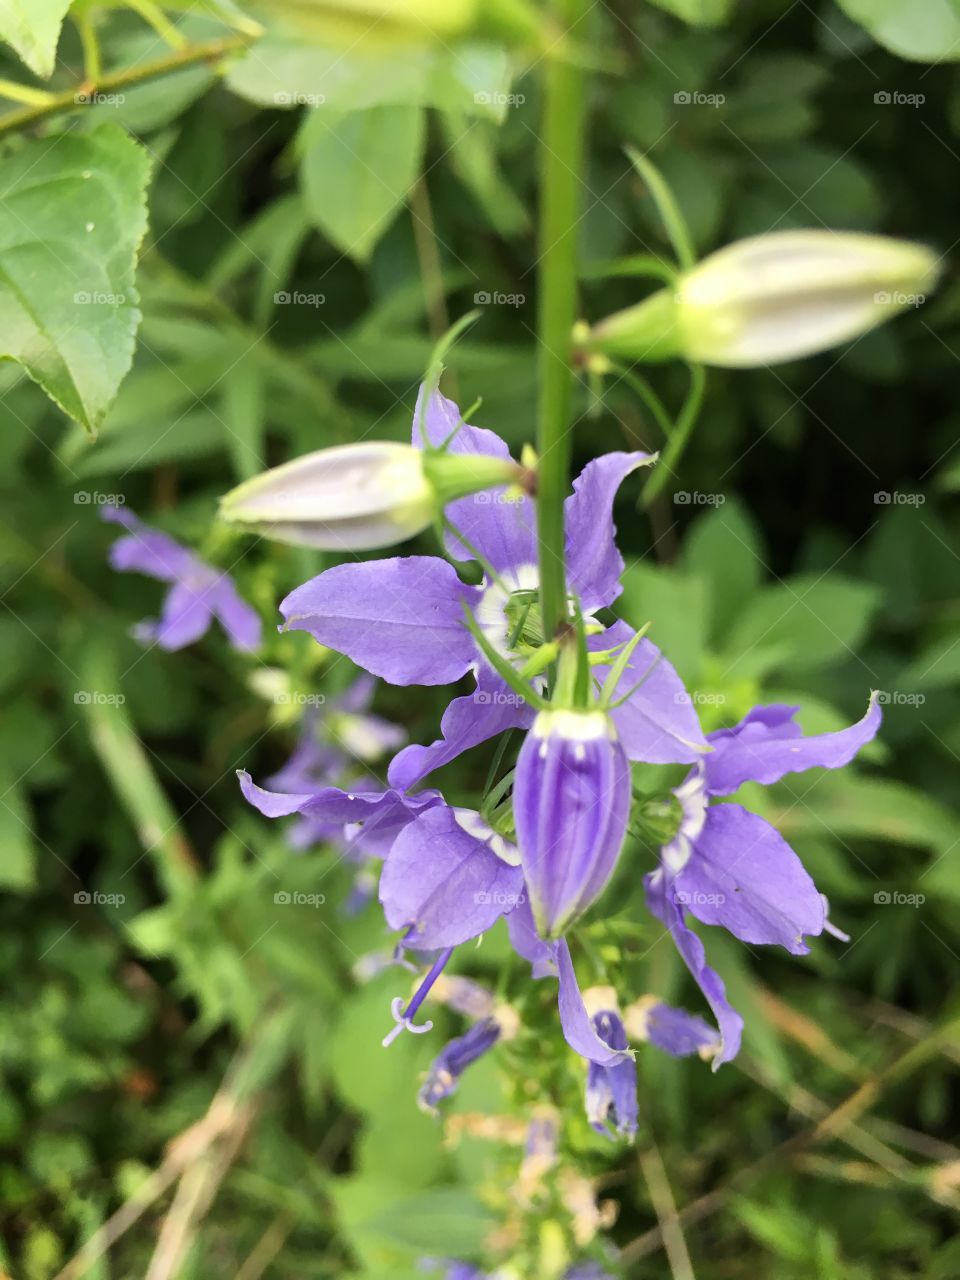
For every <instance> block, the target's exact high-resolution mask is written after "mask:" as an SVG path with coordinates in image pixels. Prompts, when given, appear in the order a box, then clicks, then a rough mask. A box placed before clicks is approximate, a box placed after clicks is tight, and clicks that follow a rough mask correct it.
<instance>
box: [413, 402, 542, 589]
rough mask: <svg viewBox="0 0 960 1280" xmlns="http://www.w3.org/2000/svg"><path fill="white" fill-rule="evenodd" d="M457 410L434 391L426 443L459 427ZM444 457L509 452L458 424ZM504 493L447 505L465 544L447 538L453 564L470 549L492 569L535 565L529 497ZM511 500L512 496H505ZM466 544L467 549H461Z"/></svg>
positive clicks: (491, 436) (417, 439)
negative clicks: (456, 454) (455, 559)
mask: <svg viewBox="0 0 960 1280" xmlns="http://www.w3.org/2000/svg"><path fill="white" fill-rule="evenodd" d="M422 399H423V387H421V388H420V396H419V397H418V399H417V409H416V412H415V414H414V420H413V443H414V444H415V445H419V446H422V439H421V435H420V408H421V404H422ZM460 421H461V419H460V410H459V409H458V408H457V406H456V405H455V404H454V403H453V401H452V400H448V399H447V398H446V397H445V396H442V395H441V394H440V393H439V392H438V391H437V392H434V394H433V395H432V396H431V397H430V400H429V402H428V405H427V409H426V413H425V427H426V432H427V437H428V439H429V441H430V443H431V444H432V445H439V444H442V443H443V441H444V440H446V439H447V438H448V437H449V436H450V434H451V432H453V431H455V430H456V428H457V425H458V424H459V423H460ZM449 451H450V453H467V454H469V453H478V454H484V455H486V456H489V457H494V458H509V457H510V450H509V448H508V447H507V445H506V444H505V443H504V441H503V440H501V439H500V437H499V436H498V435H496V434H495V433H494V432H493V431H486V430H484V429H483V428H482V427H471V426H467V425H463V426H461V427H460V429H459V431H457V434H456V435H455V436H454V438H453V440H452V441H451V443H450V445H449ZM506 496H507V495H506V490H504V489H502V488H501V489H494V490H490V489H487V490H484V491H483V492H482V493H476V494H471V495H470V496H469V497H466V498H460V499H459V500H458V501H457V502H451V503H450V504H449V505H448V506H447V509H446V511H447V517H448V518H449V519H450V520H451V521H452V523H453V524H455V525H456V527H457V529H459V531H460V532H461V533H462V534H463V536H464V539H465V540H466V541H465V542H461V541H460V540H459V539H458V538H457V537H456V536H454V535H452V534H448V535H447V537H446V539H445V541H446V547H447V551H448V552H449V553H450V555H452V556H455V557H456V558H457V559H458V560H472V559H473V552H472V551H471V549H470V547H471V546H472V547H476V548H477V549H478V550H479V551H480V552H481V554H482V555H483V556H484V557H485V559H486V560H487V561H488V562H489V563H490V564H492V565H493V567H494V568H495V569H498V570H500V571H501V572H503V571H509V570H511V569H515V568H517V567H518V566H519V565H523V564H536V562H537V517H536V509H535V507H534V504H533V502H531V500H530V499H529V498H521V499H519V500H518V501H512V500H511V501H507V500H506ZM511 499H512V495H511ZM467 544H469V545H467Z"/></svg>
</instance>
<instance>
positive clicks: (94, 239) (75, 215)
mask: <svg viewBox="0 0 960 1280" xmlns="http://www.w3.org/2000/svg"><path fill="white" fill-rule="evenodd" d="M148 176H149V159H148V157H147V155H146V153H145V152H144V151H142V150H141V149H140V147H138V146H137V145H136V143H134V142H132V141H131V140H130V139H129V138H128V137H127V136H126V134H125V133H124V132H123V130H122V129H120V128H119V127H117V126H107V127H104V128H102V129H98V130H96V131H95V132H94V133H90V134H87V135H82V134H78V133H73V134H69V135H61V136H60V137H58V138H57V139H56V141H55V142H54V143H53V144H51V143H50V142H49V141H42V142H30V143H27V144H26V145H25V146H24V147H23V148H22V149H21V150H20V151H18V152H17V153H16V154H15V155H13V156H11V157H10V158H9V159H7V160H6V161H5V163H4V165H3V169H2V174H0V313H2V315H3V321H2V331H0V356H2V357H3V358H6V359H10V360H16V361H17V362H18V363H20V364H22V365H23V367H24V368H25V369H26V370H27V372H28V373H29V374H30V376H31V378H33V379H35V381H37V382H39V383H40V385H41V386H42V387H43V389H44V390H45V391H46V392H47V394H48V395H49V396H50V397H51V398H52V399H53V400H55V401H56V402H57V404H58V405H60V407H61V408H62V409H63V410H64V412H66V413H68V414H70V416H71V417H73V418H76V420H77V421H78V422H80V423H82V424H83V425H84V426H86V427H88V428H90V429H93V428H94V427H96V426H97V425H98V423H99V422H100V420H101V419H102V418H103V416H104V414H105V413H106V411H107V408H108V407H109V405H110V402H111V401H112V400H113V398H114V396H115V395H116V393H117V389H118V387H119V386H120V382H121V381H122V379H123V376H124V374H125V373H126V372H127V370H128V369H129V368H130V363H131V360H132V359H133V348H134V335H135V333H136V331H137V327H138V325H139V323H140V312H139V311H138V309H137V305H136V304H137V293H136V287H135V284H134V270H135V266H136V255H137V249H138V248H139V245H140V241H141V239H142V238H143V234H144V231H145V230H146V208H145V204H144V193H145V191H146V185H147V179H148Z"/></svg>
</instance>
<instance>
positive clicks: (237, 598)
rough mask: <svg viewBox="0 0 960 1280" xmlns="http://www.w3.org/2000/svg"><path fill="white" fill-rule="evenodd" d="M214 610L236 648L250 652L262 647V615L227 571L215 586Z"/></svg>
mask: <svg viewBox="0 0 960 1280" xmlns="http://www.w3.org/2000/svg"><path fill="white" fill-rule="evenodd" d="M213 611H214V613H215V614H216V616H217V618H218V619H219V621H220V625H221V626H222V627H223V629H224V631H225V632H226V633H227V638H228V639H229V641H230V643H231V644H232V645H233V647H234V649H239V650H241V651H243V652H249V651H250V650H252V649H257V648H259V647H260V632H261V623H260V615H259V614H258V613H257V611H256V609H254V608H253V607H252V606H251V605H249V604H247V602H246V600H244V599H243V597H242V596H241V595H240V593H239V592H238V591H237V588H236V587H235V586H234V585H233V580H232V578H230V577H229V576H228V575H227V574H225V573H224V574H222V575H221V576H220V578H219V580H218V582H217V584H216V587H215V588H214V592H213Z"/></svg>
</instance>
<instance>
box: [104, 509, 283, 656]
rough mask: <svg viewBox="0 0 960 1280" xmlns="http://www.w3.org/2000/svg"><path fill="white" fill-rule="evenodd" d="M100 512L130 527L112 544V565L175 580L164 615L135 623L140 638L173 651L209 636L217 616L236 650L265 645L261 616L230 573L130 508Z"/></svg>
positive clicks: (128, 570)
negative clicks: (251, 605) (224, 571)
mask: <svg viewBox="0 0 960 1280" xmlns="http://www.w3.org/2000/svg"><path fill="white" fill-rule="evenodd" d="M100 514H101V517H102V519H104V520H106V521H109V522H110V523H111V524H119V525H122V526H123V527H124V528H125V529H126V530H127V531H128V532H127V534H126V536H125V537H122V538H118V539H117V541H116V542H115V543H114V544H113V546H112V547H111V548H110V564H111V566H112V567H113V568H114V569H116V570H117V571H118V572H120V573H144V574H146V575H147V576H148V577H150V578H157V579H158V580H159V581H160V582H167V583H169V584H170V590H169V591H168V592H167V596H166V599H165V600H164V603H163V611H162V613H161V616H160V618H159V619H158V620H156V621H153V620H150V619H147V620H145V621H143V622H141V623H139V624H138V626H137V627H136V628H135V631H134V634H135V635H136V637H137V639H138V640H142V641H144V642H145V643H155V644H158V645H159V646H160V648H161V649H167V650H170V651H172V650H175V649H183V648H185V647H186V646H187V645H189V644H193V643H194V642H195V641H197V640H199V639H200V638H201V637H202V636H204V635H205V634H206V633H207V631H208V630H209V629H210V626H211V625H212V623H213V620H214V618H216V619H217V621H218V622H219V623H220V625H221V626H222V627H223V629H224V631H225V632H226V634H227V638H228V640H229V641H230V643H231V645H232V646H233V647H234V648H235V649H241V650H249V649H256V648H257V647H258V646H259V644H260V618H259V615H258V614H257V613H256V612H255V610H254V609H252V608H251V607H250V605H248V604H247V602H246V601H245V600H244V599H242V597H241V596H240V595H239V593H238V592H237V589H236V587H235V586H234V584H233V580H232V578H231V577H230V575H229V574H226V573H223V572H221V570H219V569H214V568H213V567H212V566H211V565H209V564H207V563H206V562H205V561H204V560H201V559H200V558H199V556H196V555H194V553H193V552H192V551H189V550H188V549H187V548H186V547H183V546H181V545H180V543H179V542H176V541H175V540H174V539H173V538H171V537H169V536H168V535H167V534H165V533H160V532H159V530H157V529H151V528H150V527H149V526H147V525H145V524H144V523H143V522H142V521H141V520H139V519H138V518H137V517H136V516H135V515H134V514H133V512H132V511H128V510H127V508H126V507H116V506H107V507H102V508H101V512H100Z"/></svg>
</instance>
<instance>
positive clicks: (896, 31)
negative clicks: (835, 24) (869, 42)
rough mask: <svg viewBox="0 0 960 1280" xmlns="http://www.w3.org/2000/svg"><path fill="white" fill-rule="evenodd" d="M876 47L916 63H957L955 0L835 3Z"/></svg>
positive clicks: (959, 41)
mask: <svg viewBox="0 0 960 1280" xmlns="http://www.w3.org/2000/svg"><path fill="white" fill-rule="evenodd" d="M837 2H838V4H839V5H840V8H841V9H842V10H843V11H844V13H845V14H847V16H848V17H850V18H853V20H854V21H855V22H859V23H860V25H861V26H863V27H866V29H867V30H868V31H869V32H870V34H871V35H872V36H873V38H874V40H876V41H877V43H878V44H882V45H883V46H884V47H885V48H887V49H890V50H891V51H892V52H893V53H897V54H899V55H900V57H901V58H913V59H915V60H916V61H918V62H942V61H951V62H953V61H957V60H958V59H960V3H958V0H837Z"/></svg>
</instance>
